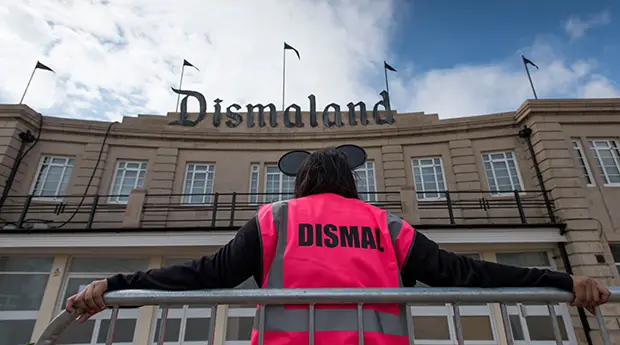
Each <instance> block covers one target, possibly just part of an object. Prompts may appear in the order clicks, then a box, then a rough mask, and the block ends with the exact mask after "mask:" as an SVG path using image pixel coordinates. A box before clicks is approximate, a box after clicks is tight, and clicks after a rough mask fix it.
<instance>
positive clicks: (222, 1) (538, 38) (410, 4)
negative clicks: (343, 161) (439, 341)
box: [0, 0, 620, 121]
mask: <svg viewBox="0 0 620 345" xmlns="http://www.w3.org/2000/svg"><path fill="white" fill-rule="evenodd" d="M471 3H472V2H470V1H467V2H465V1H454V0H432V1H431V0H295V1H291V0H261V1H250V0H183V1H182V2H174V1H164V0H0V80H1V82H0V103H18V102H19V99H20V97H21V95H22V93H23V90H24V87H25V85H26V83H27V81H28V78H29V77H30V73H31V72H32V68H33V66H34V65H35V64H36V62H37V60H39V61H41V62H42V63H44V64H45V65H47V66H49V67H51V68H53V69H54V70H55V71H56V74H53V73H50V72H47V71H42V70H38V71H37V73H36V74H35V77H34V79H33V81H32V84H31V86H30V90H29V92H28V94H27V96H26V99H25V100H24V103H26V104H28V105H30V106H31V107H33V108H34V109H36V110H37V111H39V112H42V113H43V114H46V115H52V116H61V117H73V118H85V119H99V120H106V121H107V120H118V119H120V118H121V117H122V116H135V115H137V114H165V113H167V112H169V111H174V109H175V106H176V95H175V94H174V93H173V92H172V91H171V90H170V87H171V86H175V87H176V86H178V84H179V77H180V72H181V64H182V62H183V59H187V60H188V61H189V62H191V63H192V64H194V65H195V66H197V67H198V68H199V71H197V70H195V69H191V68H188V69H186V73H185V77H184V81H183V88H184V89H193V90H197V91H200V92H202V93H203V94H205V96H206V97H207V100H208V101H209V103H208V111H212V110H213V102H212V101H213V100H214V99H215V98H220V99H222V100H223V103H222V104H223V105H224V107H226V106H227V105H229V104H231V103H235V102H236V103H240V104H242V105H245V104H247V103H250V102H255V103H256V102H260V103H268V102H273V103H274V104H276V105H277V107H278V108H280V107H281V106H280V104H281V102H282V59H283V42H284V41H286V42H287V43H289V44H290V45H292V46H293V47H295V48H297V49H298V50H299V52H300V54H301V60H298V59H297V57H296V56H295V55H294V53H293V52H290V51H289V52H288V53H287V60H286V61H287V64H286V75H287V81H286V103H287V104H288V103H292V102H295V103H297V104H299V105H301V107H302V108H303V109H308V99H307V96H308V95H309V94H311V93H312V94H314V95H316V97H317V103H318V106H319V107H320V106H324V105H326V104H328V103H331V102H336V103H340V104H342V105H343V106H344V105H345V104H346V103H348V102H349V101H359V100H363V101H366V102H367V103H369V104H370V105H371V106H372V104H374V102H376V101H377V100H378V97H379V96H378V94H379V92H380V91H381V90H383V89H384V88H385V83H384V74H383V61H384V60H387V61H388V63H389V64H390V65H392V66H393V67H395V68H396V69H397V70H398V72H397V73H394V72H390V73H389V78H390V92H391V95H392V104H393V107H394V108H396V110H397V111H398V112H401V113H402V112H411V111H424V112H426V113H438V114H439V116H440V117H442V118H450V117H462V116H469V115H476V114H485V113H492V112H501V111H510V110H514V109H515V108H517V107H518V106H519V105H520V104H521V103H522V102H523V101H524V100H525V99H526V98H532V93H531V90H530V88H529V83H528V81H527V77H526V75H525V73H524V69H523V65H522V63H521V60H520V54H525V56H526V57H528V58H529V59H530V60H532V61H534V62H535V63H536V64H537V65H538V66H539V67H540V70H536V69H533V70H532V77H533V79H534V83H535V86H536V88H537V92H538V95H539V97H541V98H543V97H544V98H556V97H560V98H566V97H620V86H619V84H620V65H618V61H619V57H620V41H619V40H618V38H617V33H618V32H620V5H619V4H618V3H617V2H612V1H590V2H586V1H579V0H566V1H563V2H562V6H561V8H559V7H557V6H552V5H551V3H552V2H540V1H534V0H506V1H495V0H483V1H475V5H472V4H471ZM545 3H547V4H545ZM196 106H197V105H196V104H194V103H192V102H190V109H195V108H196Z"/></svg>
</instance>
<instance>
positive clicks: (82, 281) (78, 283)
mask: <svg viewBox="0 0 620 345" xmlns="http://www.w3.org/2000/svg"><path fill="white" fill-rule="evenodd" d="M103 278H105V277H104V276H103V275H102V276H100V277H95V278H69V281H68V282H67V288H66V289H65V295H64V296H63V298H62V301H66V300H67V298H69V297H71V296H73V295H75V294H76V293H78V292H80V290H81V289H80V288H81V287H84V286H86V285H88V284H90V283H92V281H93V280H97V279H103Z"/></svg>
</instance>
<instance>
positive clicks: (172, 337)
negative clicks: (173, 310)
mask: <svg viewBox="0 0 620 345" xmlns="http://www.w3.org/2000/svg"><path fill="white" fill-rule="evenodd" d="M180 332H181V319H166V333H165V334H164V342H169V341H171V342H177V341H179V335H180V334H181V333H180ZM158 340H159V319H157V322H156V323H155V332H153V341H154V342H156V343H157V341H158Z"/></svg>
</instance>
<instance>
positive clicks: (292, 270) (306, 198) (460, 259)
mask: <svg viewBox="0 0 620 345" xmlns="http://www.w3.org/2000/svg"><path fill="white" fill-rule="evenodd" d="M365 161H366V152H365V151H364V150H363V149H362V148H360V147H358V146H354V145H343V146H340V147H338V148H329V149H324V150H320V151H317V152H313V153H309V152H306V151H291V152H289V153H287V154H286V155H284V156H283V157H282V158H281V159H280V162H279V163H278V165H279V167H280V170H281V171H282V172H283V173H284V174H286V175H288V176H296V178H295V190H294V198H293V199H290V200H286V201H280V202H275V203H271V204H267V205H264V206H261V207H260V208H259V211H258V213H257V215H256V216H255V217H253V218H252V219H251V220H249V221H248V222H247V223H246V224H245V225H243V226H242V227H241V228H240V229H239V231H238V232H237V234H236V236H235V237H234V238H233V239H232V240H231V241H230V242H229V243H228V244H227V245H225V246H224V247H222V248H221V249H220V250H218V251H217V252H216V253H215V254H214V255H212V256H204V257H201V258H199V259H196V260H192V261H189V262H187V263H185V264H181V265H174V266H169V267H163V268H159V269H152V270H148V271H146V272H136V273H133V274H128V275H123V274H118V275H114V276H111V277H108V278H106V279H102V280H97V281H94V282H92V283H91V284H89V285H88V286H87V287H86V288H85V289H84V290H82V291H81V292H79V293H77V294H75V295H73V296H71V297H70V298H69V299H67V301H66V309H67V311H69V312H74V311H76V310H77V311H78V312H79V313H80V316H79V318H78V320H79V321H80V322H84V321H86V320H87V319H88V318H90V317H91V316H93V315H94V314H96V313H98V312H100V311H102V310H104V309H105V308H106V305H105V303H104V299H103V295H104V293H105V292H108V291H116V290H123V289H154V290H170V291H182V290H199V289H224V288H234V287H236V286H238V285H240V284H241V283H243V282H244V281H246V280H247V279H249V278H250V277H253V278H254V279H255V280H256V283H257V284H258V286H259V287H261V288H305V289H307V288H396V287H413V286H415V284H416V282H417V281H420V282H422V283H424V284H427V285H429V286H431V287H481V288H502V287H553V288H558V289H561V290H565V291H570V292H572V293H573V294H574V300H573V302H572V304H571V305H572V306H576V307H584V308H587V309H588V310H589V311H590V312H591V313H593V312H594V309H593V308H594V307H596V306H598V305H601V304H604V303H606V302H607V301H608V299H609V297H610V291H609V290H608V289H607V288H606V287H604V286H603V285H602V284H601V283H600V282H598V281H597V280H595V279H592V278H589V277H584V276H571V275H569V274H566V273H562V272H556V271H551V270H543V269H536V268H522V267H515V266H508V265H502V264H498V263H493V262H486V261H481V260H474V259H471V258H467V257H464V256H459V255H456V254H454V253H450V252H447V251H445V250H442V249H440V248H439V246H438V245H437V244H436V243H435V242H433V241H431V240H430V239H428V238H427V237H426V236H424V234H422V233H420V232H418V231H416V230H415V229H414V228H413V227H412V226H411V225H409V224H408V223H407V222H406V221H404V220H402V219H401V218H399V217H398V216H395V215H393V214H391V213H389V212H386V211H384V210H382V209H380V208H378V207H376V206H373V205H370V204H367V203H365V202H364V201H362V200H360V197H359V195H358V192H357V189H356V185H355V176H354V170H355V169H356V168H357V167H359V166H361V165H362V164H363V163H364V162H365ZM307 315H308V312H307V307H306V310H303V309H299V307H295V308H291V307H288V306H268V307H267V308H266V309H265V320H264V329H265V333H264V343H265V344H307V343H308V339H309V334H308V320H307V317H308V316H307ZM363 315H364V340H365V343H366V344H370V345H373V344H377V345H379V344H381V345H383V344H403V345H404V344H408V341H407V334H408V333H407V324H406V315H405V314H404V312H403V309H402V308H400V306H398V305H391V304H383V305H364V310H363ZM304 317H305V318H304ZM255 325H257V323H255ZM257 334H258V333H257V330H256V329H254V330H253V331H252V340H251V344H257ZM314 341H315V344H317V345H322V344H330V345H331V344H357V343H358V331H357V310H356V309H355V306H345V305H342V306H316V310H315V337H314Z"/></svg>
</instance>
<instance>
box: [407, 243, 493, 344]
mask: <svg viewBox="0 0 620 345" xmlns="http://www.w3.org/2000/svg"><path fill="white" fill-rule="evenodd" d="M460 255H462V256H466V257H469V258H472V259H480V256H479V255H478V254H476V253H470V254H460ZM416 287H427V285H425V284H423V283H421V282H418V284H417V285H416ZM459 312H460V314H461V326H462V329H463V337H464V338H465V342H466V343H467V344H475V345H486V344H488V345H491V344H498V340H497V331H496V326H495V323H494V320H493V318H491V315H492V313H491V307H490V305H489V304H460V305H459ZM411 313H412V314H413V329H414V334H415V343H416V344H433V345H444V344H445V345H451V344H456V343H457V340H456V339H457V336H456V327H455V325H454V313H453V310H452V307H451V305H450V304H444V303H427V304H424V305H414V306H412V307H411Z"/></svg>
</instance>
